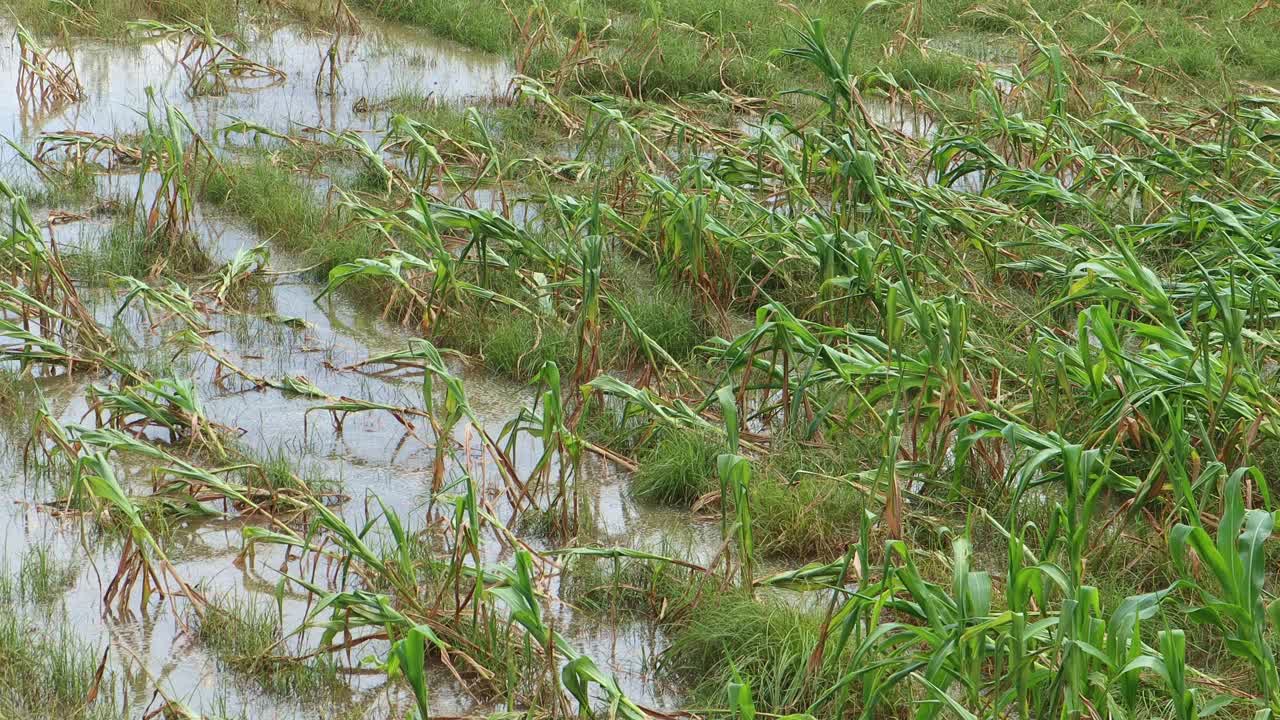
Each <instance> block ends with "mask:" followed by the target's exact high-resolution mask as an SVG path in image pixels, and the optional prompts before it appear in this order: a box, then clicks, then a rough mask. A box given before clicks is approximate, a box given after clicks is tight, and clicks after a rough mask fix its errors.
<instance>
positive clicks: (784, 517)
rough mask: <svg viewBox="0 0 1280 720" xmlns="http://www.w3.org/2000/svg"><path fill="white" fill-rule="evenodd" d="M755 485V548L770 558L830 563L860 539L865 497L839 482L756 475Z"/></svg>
mask: <svg viewBox="0 0 1280 720" xmlns="http://www.w3.org/2000/svg"><path fill="white" fill-rule="evenodd" d="M754 480H755V482H753V483H752V485H751V490H750V499H751V523H752V533H753V535H754V536H755V541H756V548H757V550H758V551H759V552H762V553H764V554H766V555H774V556H779V557H786V558H792V559H798V560H809V559H824V560H830V559H832V558H834V557H836V556H838V555H840V553H841V552H843V551H844V548H845V546H846V545H848V544H849V543H850V542H852V541H854V540H855V539H856V538H857V528H858V522H859V521H860V520H861V518H862V507H863V499H862V494H861V493H859V492H858V491H857V490H855V489H854V488H853V487H852V486H850V485H848V484H847V483H845V482H844V481H842V480H840V479H839V478H832V477H826V476H819V475H808V474H805V475H799V476H797V477H796V478H795V479H794V480H792V481H790V482H781V481H779V480H778V479H777V478H776V477H771V476H767V475H763V476H757V477H756V478H754Z"/></svg>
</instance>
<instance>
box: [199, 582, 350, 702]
mask: <svg viewBox="0 0 1280 720" xmlns="http://www.w3.org/2000/svg"><path fill="white" fill-rule="evenodd" d="M194 628H195V633H196V637H197V638H198V639H199V640H200V641H201V642H202V643H203V644H204V646H205V647H207V648H208V649H209V650H210V651H211V652H212V653H213V654H214V655H216V656H217V657H218V659H219V660H220V661H221V662H222V663H224V664H225V665H226V666H228V667H229V668H231V669H232V670H234V671H236V672H238V673H241V674H244V675H247V676H249V677H251V678H253V679H254V680H255V681H257V682H258V683H259V684H260V685H261V686H262V687H263V688H264V689H265V690H267V691H268V692H272V693H277V694H281V695H285V696H289V697H295V698H304V699H311V700H315V699H320V698H323V697H325V696H331V695H332V694H333V693H334V692H338V691H340V687H341V678H340V677H339V674H338V667H337V665H336V664H335V663H334V662H333V661H332V660H331V659H329V658H328V657H321V658H318V659H316V660H313V661H310V662H306V663H302V662H296V661H291V660H288V659H285V658H283V657H281V656H282V655H284V654H286V653H285V649H284V645H283V644H284V639H285V638H284V633H283V631H282V629H281V623H280V615H279V612H278V611H277V609H276V608H275V607H272V606H269V605H267V604H265V603H259V602H256V601H254V600H253V599H250V598H246V597H243V596H239V595H227V596H225V597H223V598H221V599H220V600H218V601H217V602H213V603H210V604H209V605H208V606H207V607H206V608H205V614H204V616H203V617H202V618H197V619H196V620H195V622H194Z"/></svg>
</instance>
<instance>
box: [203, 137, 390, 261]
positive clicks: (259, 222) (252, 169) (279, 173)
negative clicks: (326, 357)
mask: <svg viewBox="0 0 1280 720" xmlns="http://www.w3.org/2000/svg"><path fill="white" fill-rule="evenodd" d="M202 195H203V196H204V198H205V199H206V200H207V201H210V202H214V203H218V204H220V205H221V206H222V207H223V208H224V209H226V210H228V211H230V212H232V213H234V214H235V215H237V216H238V217H240V218H241V219H243V220H244V221H245V222H247V223H248V224H249V225H250V226H251V227H252V228H253V229H254V230H255V231H257V232H258V233H259V234H261V235H262V236H263V237H265V238H266V239H267V240H269V241H271V242H272V243H274V244H276V245H279V246H280V247H281V248H283V249H284V250H286V251H288V252H292V253H296V254H298V255H301V256H302V257H303V258H304V260H305V261H306V262H307V263H308V264H312V265H316V266H317V270H318V271H320V272H328V270H329V269H330V268H332V267H334V266H335V265H340V264H342V263H345V262H351V261H353V260H357V259H360V258H366V257H376V256H377V254H378V247H377V243H376V239H375V237H374V235H373V234H372V233H371V232H368V231H367V230H364V229H361V228H349V227H343V223H342V222H341V221H340V219H339V218H338V217H336V216H335V215H334V214H333V213H331V212H330V211H329V210H328V209H326V208H325V207H324V206H323V205H322V204H321V203H320V202H319V201H318V199H317V198H316V196H315V192H314V191H313V190H312V189H311V187H310V186H308V185H307V184H306V183H305V182H303V181H302V180H300V179H299V178H298V177H297V176H295V175H294V174H293V173H292V172H290V170H289V169H288V168H285V167H281V166H278V165H274V164H272V163H271V162H269V161H268V160H266V159H265V158H257V159H255V160H253V161H251V162H247V163H242V164H232V163H224V164H223V166H222V169H221V170H214V171H211V172H210V174H209V176H208V178H207V179H206V181H205V183H204V185H203V188H202Z"/></svg>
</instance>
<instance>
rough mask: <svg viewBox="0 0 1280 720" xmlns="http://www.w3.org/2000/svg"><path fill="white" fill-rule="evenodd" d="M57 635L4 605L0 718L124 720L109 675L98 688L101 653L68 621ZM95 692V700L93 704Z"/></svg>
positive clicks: (0, 630) (0, 631) (1, 610)
mask: <svg viewBox="0 0 1280 720" xmlns="http://www.w3.org/2000/svg"><path fill="white" fill-rule="evenodd" d="M63 620H64V622H62V623H61V624H60V629H58V630H56V631H52V630H47V629H45V628H42V627H39V626H37V625H36V624H35V623H34V622H33V621H32V619H31V618H30V617H27V616H26V615H25V614H23V613H22V612H21V611H19V610H17V609H16V608H14V607H12V606H10V605H8V604H5V605H0V717H5V718H48V719H49V720H53V719H54V718H57V719H59V720H63V719H65V718H74V719H75V720H108V719H109V718H122V717H124V714H123V712H122V711H121V710H120V709H119V708H117V707H116V705H115V702H116V700H115V693H114V692H113V689H112V685H113V684H114V678H112V677H111V674H110V673H108V674H107V675H106V676H105V677H104V678H103V679H102V681H101V683H99V682H98V681H97V679H96V678H97V672H98V664H99V662H100V661H101V656H102V653H101V651H100V650H99V649H98V648H96V647H94V646H92V645H90V644H89V643H86V642H84V641H83V640H82V639H81V638H80V637H79V633H78V632H77V631H76V630H75V628H74V627H73V626H72V625H71V624H70V623H68V622H66V621H65V618H63ZM95 687H96V688H97V698H96V700H95V701H94V702H93V703H92V704H89V703H88V700H89V699H90V696H91V693H92V692H93V691H94V689H95Z"/></svg>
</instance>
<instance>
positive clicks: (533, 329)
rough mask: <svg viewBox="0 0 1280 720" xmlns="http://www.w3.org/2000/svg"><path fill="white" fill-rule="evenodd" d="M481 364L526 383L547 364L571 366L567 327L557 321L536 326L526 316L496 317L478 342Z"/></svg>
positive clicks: (571, 358)
mask: <svg viewBox="0 0 1280 720" xmlns="http://www.w3.org/2000/svg"><path fill="white" fill-rule="evenodd" d="M482 348H483V350H482V352H483V354H484V360H485V364H486V365H488V366H489V367H490V368H492V369H493V370H496V371H498V372H500V373H502V374H504V375H507V376H509V377H513V378H516V379H519V380H528V379H530V378H532V377H533V376H534V375H536V374H537V373H538V371H539V370H541V369H542V366H543V365H545V364H546V363H547V362H549V361H554V362H555V363H556V364H557V365H559V366H560V367H571V366H572V365H573V340H572V333H571V331H570V330H569V328H567V327H565V326H564V325H562V324H561V323H559V322H555V321H553V322H545V323H537V322H535V321H534V320H533V319H532V318H530V317H529V316H528V315H525V314H523V313H521V314H512V315H508V316H506V317H502V318H500V319H499V320H498V321H497V322H495V323H494V324H493V325H492V326H491V327H490V328H488V331H487V333H486V337H485V338H483V340H482Z"/></svg>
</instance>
